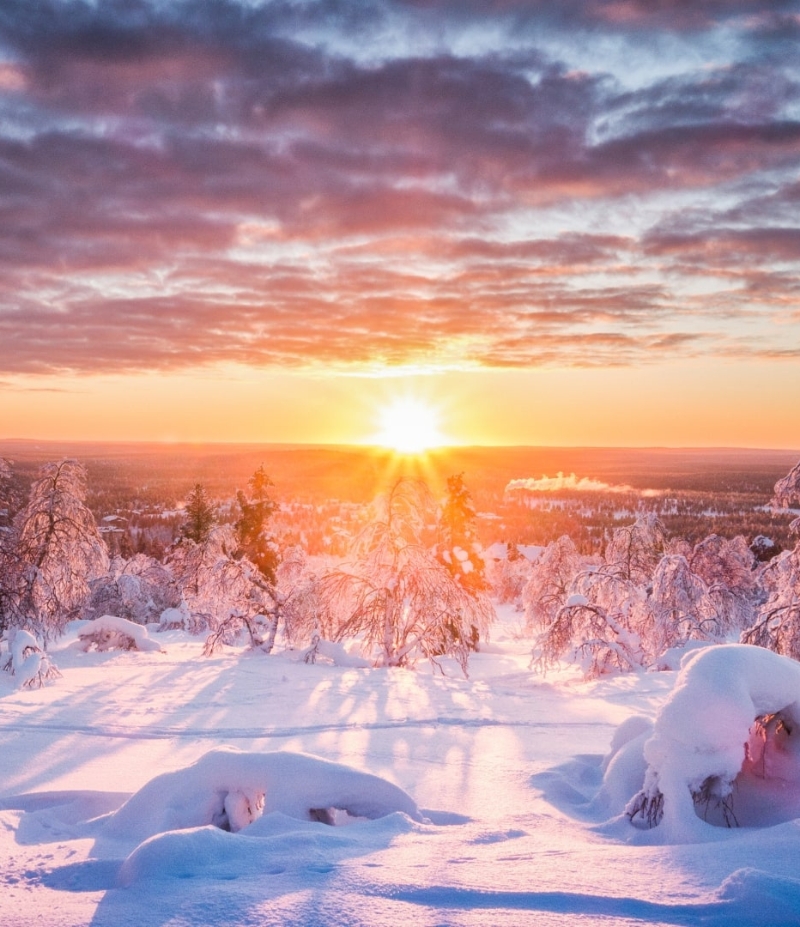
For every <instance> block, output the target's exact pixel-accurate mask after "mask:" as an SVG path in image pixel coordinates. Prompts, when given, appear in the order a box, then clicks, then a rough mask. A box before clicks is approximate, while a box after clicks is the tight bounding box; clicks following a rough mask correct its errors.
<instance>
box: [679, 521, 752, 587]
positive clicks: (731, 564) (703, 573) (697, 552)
mask: <svg viewBox="0 0 800 927" xmlns="http://www.w3.org/2000/svg"><path fill="white" fill-rule="evenodd" d="M689 566H690V567H691V570H692V572H693V573H696V574H697V575H698V576H700V577H701V578H702V579H703V581H704V582H705V584H706V585H707V586H708V587H709V589H710V588H712V587H714V586H725V587H726V588H728V589H730V591H731V592H732V593H734V594H735V595H737V596H741V597H742V598H744V599H749V598H752V596H753V595H754V593H755V591H756V587H757V585H758V574H757V573H756V572H755V569H754V568H755V566H756V558H755V556H754V555H753V552H752V550H751V549H750V548H749V547H748V545H747V541H745V539H744V538H743V537H741V535H740V536H738V537H735V538H733V540H730V541H729V540H727V539H726V538H723V537H720V536H719V535H718V534H711V535H709V536H708V537H707V538H705V540H703V541H700V542H699V543H698V544H696V545H695V548H694V550H693V551H692V555H691V557H690V558H689Z"/></svg>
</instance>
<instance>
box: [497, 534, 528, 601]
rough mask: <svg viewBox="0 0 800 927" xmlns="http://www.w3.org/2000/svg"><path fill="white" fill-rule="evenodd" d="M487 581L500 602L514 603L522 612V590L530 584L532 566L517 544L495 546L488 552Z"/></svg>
mask: <svg viewBox="0 0 800 927" xmlns="http://www.w3.org/2000/svg"><path fill="white" fill-rule="evenodd" d="M488 554H489V556H488V558H487V561H486V581H487V583H488V584H489V588H490V589H491V590H492V594H493V595H494V596H495V597H496V598H497V600H498V601H499V602H514V603H515V605H516V606H517V609H518V610H519V611H522V590H523V589H524V588H525V584H526V583H527V582H528V579H529V578H530V573H531V564H530V561H529V560H528V559H527V557H524V556H523V555H522V554H521V553H520V552H519V551H518V550H517V547H516V545H515V544H504V543H498V544H494V545H493V546H492V547H491V548H489V551H488Z"/></svg>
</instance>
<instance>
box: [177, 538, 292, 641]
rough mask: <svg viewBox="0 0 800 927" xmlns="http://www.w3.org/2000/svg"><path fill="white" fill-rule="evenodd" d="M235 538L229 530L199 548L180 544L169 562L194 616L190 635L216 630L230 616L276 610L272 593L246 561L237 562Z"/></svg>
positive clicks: (194, 545) (240, 559) (198, 545)
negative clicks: (273, 607) (273, 608)
mask: <svg viewBox="0 0 800 927" xmlns="http://www.w3.org/2000/svg"><path fill="white" fill-rule="evenodd" d="M236 550H237V540H236V534H235V532H234V530H233V528H231V527H230V526H228V525H217V526H215V527H214V528H212V529H211V530H210V531H209V533H208V536H207V537H206V540H205V541H203V542H202V543H201V544H197V543H195V542H194V541H192V540H189V539H188V538H184V539H182V540H181V541H179V542H178V543H177V544H176V545H175V546H174V547H173V548H172V550H171V552H170V554H169V556H168V558H167V563H166V565H167V567H168V568H169V570H170V572H171V573H172V575H173V576H174V577H175V582H176V585H177V588H178V591H179V593H180V595H181V597H182V599H183V602H184V603H185V604H186V607H187V608H188V610H189V613H190V615H191V627H190V628H189V630H191V631H193V632H194V633H200V632H202V631H205V630H210V631H214V630H215V629H217V628H218V627H219V626H220V624H221V623H222V622H224V621H225V620H226V619H228V618H230V617H231V616H234V617H243V618H247V619H249V618H251V617H252V616H254V615H258V614H264V613H266V612H268V611H269V610H270V609H271V608H272V606H273V605H274V600H273V596H272V590H271V588H270V586H269V585H268V584H267V583H266V582H265V580H264V578H263V577H262V575H261V573H260V572H259V570H258V569H257V568H256V566H255V565H254V564H252V563H251V562H250V561H249V560H248V559H247V558H246V557H236V556H235V552H236Z"/></svg>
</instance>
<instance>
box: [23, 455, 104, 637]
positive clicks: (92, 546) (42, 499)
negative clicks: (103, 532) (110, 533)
mask: <svg viewBox="0 0 800 927" xmlns="http://www.w3.org/2000/svg"><path fill="white" fill-rule="evenodd" d="M85 498H86V471H85V470H84V468H83V466H81V464H79V463H78V462H77V461H76V460H61V461H59V462H57V463H49V464H46V465H45V466H44V467H42V468H41V470H40V471H39V474H38V478H37V479H36V480H35V481H34V483H33V485H32V486H31V492H30V497H29V499H28V502H27V505H25V507H24V508H23V509H22V510H21V511H20V512H19V513H18V514H17V516H16V518H15V519H14V525H13V530H12V533H11V539H10V542H9V546H10V552H11V553H10V557H9V558H8V562H9V567H10V578H9V583H8V585H9V591H8V593H7V595H6V612H7V617H8V624H9V625H11V626H12V627H17V628H27V629H28V630H30V631H33V632H35V633H36V634H39V635H41V636H42V637H43V639H44V640H45V642H47V641H48V640H50V639H52V638H54V637H57V636H58V635H60V634H61V633H62V632H63V630H64V626H65V625H66V623H67V621H69V620H70V619H71V618H74V617H76V616H77V614H78V611H79V609H80V608H81V606H82V605H83V603H84V602H85V600H86V598H87V597H88V594H89V584H90V583H91V581H92V580H93V579H96V578H97V577H99V576H102V575H103V574H104V573H105V572H106V570H107V569H108V552H107V550H106V546H105V544H104V543H103V539H102V537H101V536H100V533H99V531H98V530H97V525H96V523H95V520H94V516H93V515H92V513H91V512H90V511H89V509H88V508H87V507H86V505H85V504H84V500H85Z"/></svg>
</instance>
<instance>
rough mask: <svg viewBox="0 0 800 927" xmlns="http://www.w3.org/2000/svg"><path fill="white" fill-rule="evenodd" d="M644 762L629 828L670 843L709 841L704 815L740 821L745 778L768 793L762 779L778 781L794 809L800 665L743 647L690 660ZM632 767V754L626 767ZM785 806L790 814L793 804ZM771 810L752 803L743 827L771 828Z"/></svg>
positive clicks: (799, 768)
mask: <svg viewBox="0 0 800 927" xmlns="http://www.w3.org/2000/svg"><path fill="white" fill-rule="evenodd" d="M643 757H644V760H645V761H646V763H647V771H646V775H645V779H644V787H643V789H642V790H641V791H640V792H639V794H638V795H637V796H635V797H634V799H633V800H632V801H631V802H630V804H629V805H628V808H627V813H628V816H629V817H630V820H631V822H632V823H633V824H636V825H639V826H643V827H654V826H657V825H658V826H659V827H660V828H661V830H662V834H661V836H662V837H663V839H664V840H665V841H666V842H675V843H684V842H695V841H698V840H705V839H709V834H708V824H707V823H705V821H703V820H701V819H700V817H698V814H702V815H703V816H704V817H709V816H710V820H712V821H713V822H714V823H722V824H727V825H728V826H735V825H737V824H740V823H742V822H741V821H740V820H739V819H738V818H737V814H736V803H737V794H735V793H736V792H737V791H738V789H737V788H735V785H734V784H735V783H737V786H738V784H739V783H741V784H742V786H743V788H742V791H744V792H745V794H746V795H749V796H750V797H752V792H753V788H752V787H751V786H750V785H748V781H749V780H758V782H757V783H756V784H757V787H758V789H761V790H762V791H763V783H764V782H766V781H768V780H773V781H777V780H780V786H781V788H782V790H783V791H786V790H787V788H788V790H789V792H790V793H791V795H793V796H795V801H794V805H795V806H797V805H798V802H799V801H800V663H797V662H795V661H794V660H791V659H789V658H788V657H784V656H780V655H779V654H776V653H773V652H772V651H769V650H765V649H763V648H761V647H752V646H748V645H744V644H729V645H725V646H719V647H710V648H707V649H704V650H701V651H699V652H698V653H697V654H695V655H693V656H691V657H690V658H689V659H687V660H686V661H685V662H684V665H683V668H682V670H681V672H680V674H679V676H678V678H677V680H676V683H675V688H674V690H673V691H672V694H671V695H670V697H669V698H668V699H667V701H666V702H665V703H664V705H663V706H662V708H661V711H660V712H659V714H658V716H657V717H656V720H655V724H654V729H653V733H652V736H650V737H649V738H648V739H647V740H646V741H645V742H644V744H643ZM612 762H613V760H612ZM633 765H635V760H634V758H633V757H632V756H631V757H629V759H628V762H627V764H626V769H628V770H629V771H630V769H631V767H632V766H633ZM608 772H609V773H610V772H611V763H610V764H609V767H608ZM740 773H741V774H742V775H741V776H740ZM737 777H739V778H738V779H737ZM787 784H788V785H787ZM748 802H749V798H748V799H747V800H746V803H748ZM767 804H769V800H768V802H767ZM786 804H787V808H790V807H791V806H792V801H791V800H790V801H788V802H787V803H786ZM756 805H757V803H756ZM767 811H768V809H765V811H764V813H759V812H758V810H757V806H756V807H749V808H748V814H747V817H748V820H747V823H748V824H750V825H752V826H763V825H765V824H768V823H771V822H772V820H771V818H770V815H769V814H768V813H767Z"/></svg>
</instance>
